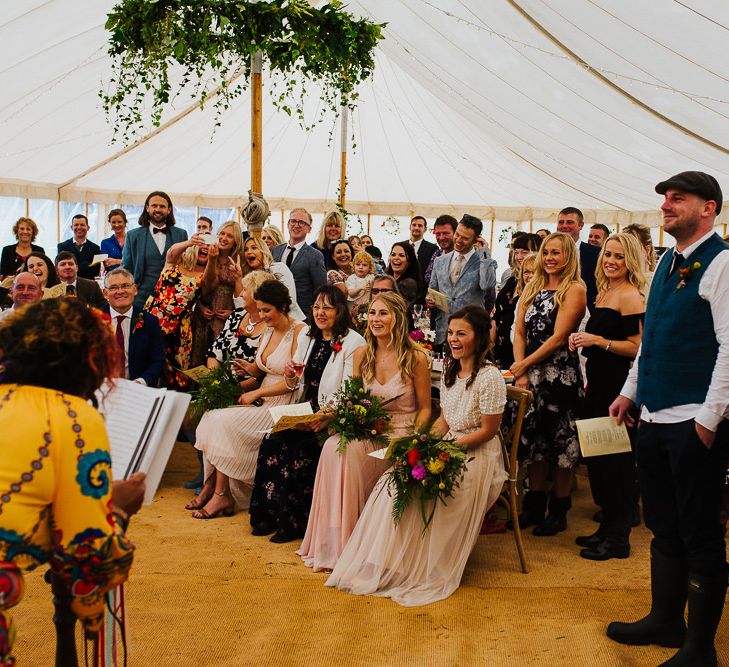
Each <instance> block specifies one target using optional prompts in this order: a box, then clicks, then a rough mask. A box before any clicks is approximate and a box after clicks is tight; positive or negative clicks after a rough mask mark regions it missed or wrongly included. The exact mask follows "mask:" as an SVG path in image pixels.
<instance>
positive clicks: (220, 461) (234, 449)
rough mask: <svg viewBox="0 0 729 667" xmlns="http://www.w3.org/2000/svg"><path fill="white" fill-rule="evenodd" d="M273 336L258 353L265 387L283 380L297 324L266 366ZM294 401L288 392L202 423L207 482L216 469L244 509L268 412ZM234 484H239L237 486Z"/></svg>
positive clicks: (199, 439) (214, 413)
mask: <svg viewBox="0 0 729 667" xmlns="http://www.w3.org/2000/svg"><path fill="white" fill-rule="evenodd" d="M272 333H273V329H270V328H269V329H266V330H265V331H264V332H263V335H262V336H261V341H260V344H259V346H258V351H257V352H256V364H257V365H258V367H259V368H260V369H261V370H262V371H264V372H265V373H266V375H265V376H264V378H263V381H262V382H261V387H266V386H269V385H272V384H277V383H279V382H281V381H282V380H283V372H284V367H285V365H286V362H288V361H289V360H290V359H291V356H292V355H291V347H292V345H293V343H294V341H295V338H296V337H295V324H292V325H291V328H290V329H289V330H288V331H287V332H286V334H285V335H284V336H283V338H282V339H281V342H280V343H279V344H278V346H277V347H276V349H275V350H273V351H272V352H270V354H269V356H268V358H267V360H266V363H265V364H264V363H263V361H262V360H261V353H262V352H263V351H265V349H266V346H267V343H268V341H269V340H270V338H271V335H272ZM292 399H293V392H286V393H285V394H283V395H281V396H269V397H267V398H265V399H264V401H265V402H264V404H263V405H262V406H260V407H257V406H252V405H249V406H239V405H236V406H233V407H231V408H225V409H223V410H211V411H210V412H206V413H205V415H204V416H203V418H202V419H201V420H200V424H199V425H198V427H197V431H196V442H195V447H196V448H197V449H199V450H200V451H202V453H203V462H204V465H205V479H207V478H208V476H209V475H210V473H211V472H212V468H215V469H216V470H219V471H220V472H222V473H223V474H224V475H226V476H227V477H229V478H230V480H231V492H232V493H233V499H234V500H235V504H236V506H237V507H240V508H241V509H247V508H248V505H249V503H250V494H251V487H252V485H253V478H254V476H255V474H256V461H257V460H258V448H259V447H260V444H261V440H262V439H263V434H262V433H261V431H265V430H266V429H269V428H271V426H273V421H272V419H271V414H270V412H269V411H268V409H269V408H270V407H272V406H274V405H283V404H285V403H290V402H291V401H292ZM233 480H236V481H237V482H239V484H237V485H236V484H234V483H233Z"/></svg>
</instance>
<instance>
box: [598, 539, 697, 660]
mask: <svg viewBox="0 0 729 667" xmlns="http://www.w3.org/2000/svg"><path fill="white" fill-rule="evenodd" d="M687 594H688V569H687V565H686V560H685V559H683V558H669V557H668V556H664V555H663V554H662V553H660V552H659V551H657V550H656V549H655V548H653V547H651V596H652V603H651V610H650V613H649V614H648V615H647V616H645V617H644V618H642V619H640V620H639V621H636V622H635V623H619V622H613V623H610V625H608V627H607V636H608V637H610V639H612V640H614V641H616V642H620V643H621V644H628V645H630V646H646V645H648V644H656V645H658V646H666V647H669V648H680V647H681V646H683V643H684V639H685V637H686V623H685V622H684V618H683V612H684V608H685V606H686V596H687Z"/></svg>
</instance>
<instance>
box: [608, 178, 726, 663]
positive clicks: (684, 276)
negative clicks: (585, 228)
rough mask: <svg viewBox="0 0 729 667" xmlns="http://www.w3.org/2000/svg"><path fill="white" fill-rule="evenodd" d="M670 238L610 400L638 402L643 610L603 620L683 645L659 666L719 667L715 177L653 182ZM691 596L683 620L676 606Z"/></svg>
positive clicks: (721, 471) (720, 323)
mask: <svg viewBox="0 0 729 667" xmlns="http://www.w3.org/2000/svg"><path fill="white" fill-rule="evenodd" d="M656 192H658V193H659V194H662V195H664V201H663V204H662V206H661V210H662V211H663V225H664V229H665V230H666V231H667V232H668V233H669V234H670V235H671V236H673V237H674V238H675V239H676V247H675V248H674V249H673V250H669V251H667V252H666V253H665V254H664V256H663V257H662V258H661V261H660V263H659V264H658V267H657V269H656V272H655V275H654V277H653V282H652V283H651V290H650V294H649V296H648V306H647V309H646V314H645V328H644V329H643V339H642V345H641V349H640V350H639V351H638V357H637V358H636V360H635V363H634V364H633V368H632V369H631V371H630V374H629V375H628V379H627V380H626V382H625V385H624V386H623V389H622V391H621V392H620V394H621V395H620V396H618V398H617V399H615V402H614V403H613V404H612V405H611V406H610V414H611V415H613V416H614V417H616V419H617V420H618V423H620V422H622V421H627V422H629V421H630V417H629V416H628V410H629V409H630V408H631V407H632V406H633V405H634V404H635V405H638V406H640V407H641V415H640V420H641V421H640V427H639V429H638V437H637V441H636V460H637V463H638V473H639V478H640V490H641V495H642V496H643V509H644V516H645V523H646V526H647V527H648V528H649V529H650V530H651V532H652V533H653V541H652V543H651V591H652V595H653V602H652V605H651V611H650V613H649V614H648V615H647V616H646V617H645V618H643V619H641V620H639V621H637V622H635V623H611V624H610V625H609V626H608V628H607V634H608V637H610V638H611V639H614V640H615V641H618V642H620V643H622V644H635V645H644V644H658V645H659V646H669V647H674V648H680V649H681V650H680V651H679V652H678V653H677V654H676V655H675V656H674V657H673V658H671V660H669V661H668V662H665V663H663V664H664V665H672V666H673V667H677V666H679V665H686V666H688V665H692V666H694V665H695V666H697V667H698V666H699V665H700V666H701V667H710V666H712V665H716V664H717V663H716V650H715V648H714V635H715V634H716V629H717V627H718V625H719V621H720V619H721V615H722V610H723V608H724V599H725V596H726V589H727V572H728V570H727V562H726V543H725V539H724V531H723V528H722V525H721V523H720V518H719V511H720V506H721V500H722V493H723V491H724V485H725V480H726V474H727V459H728V458H729V422H728V421H727V418H728V417H729V245H727V244H726V243H725V242H724V241H722V240H721V238H720V237H719V236H718V235H717V234H716V233H714V231H713V227H714V220H715V218H716V216H717V214H718V213H719V212H720V211H721V205H722V193H721V189H720V187H719V184H718V183H717V181H716V179H715V178H713V177H712V176H710V175H708V174H705V173H703V172H699V171H686V172H683V173H680V174H677V175H676V176H673V177H672V178H669V179H668V180H667V181H663V182H662V183H659V184H658V185H656ZM687 599H688V629H687V628H686V625H685V624H684V607H685V606H686V601H687Z"/></svg>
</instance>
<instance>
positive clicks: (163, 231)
mask: <svg viewBox="0 0 729 667" xmlns="http://www.w3.org/2000/svg"><path fill="white" fill-rule="evenodd" d="M169 231H170V230H169V228H168V227H154V228H153V229H152V233H153V234H167V233H169Z"/></svg>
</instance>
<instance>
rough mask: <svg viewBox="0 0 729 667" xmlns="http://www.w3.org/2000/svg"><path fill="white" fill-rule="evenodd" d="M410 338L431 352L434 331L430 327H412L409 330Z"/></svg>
mask: <svg viewBox="0 0 729 667" xmlns="http://www.w3.org/2000/svg"><path fill="white" fill-rule="evenodd" d="M410 340H413V341H415V342H416V343H417V344H418V345H420V347H422V348H423V349H424V350H426V351H428V352H432V351H433V343H435V331H433V330H432V329H413V330H412V331H411V332H410Z"/></svg>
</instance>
